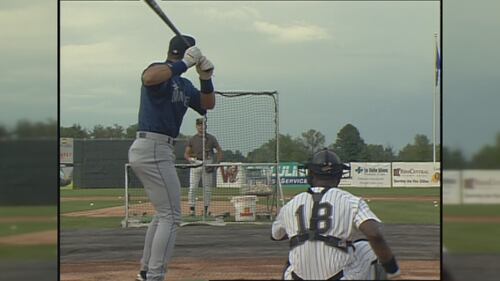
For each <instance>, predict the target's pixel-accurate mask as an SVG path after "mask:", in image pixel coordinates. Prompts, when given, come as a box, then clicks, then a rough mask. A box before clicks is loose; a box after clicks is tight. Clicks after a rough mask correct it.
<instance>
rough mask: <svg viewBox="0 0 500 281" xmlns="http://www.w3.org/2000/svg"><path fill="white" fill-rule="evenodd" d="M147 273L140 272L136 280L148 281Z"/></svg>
mask: <svg viewBox="0 0 500 281" xmlns="http://www.w3.org/2000/svg"><path fill="white" fill-rule="evenodd" d="M146 273H147V271H141V272H139V274H137V277H136V278H135V281H146Z"/></svg>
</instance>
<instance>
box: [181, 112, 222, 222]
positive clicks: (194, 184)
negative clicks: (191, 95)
mask: <svg viewBox="0 0 500 281" xmlns="http://www.w3.org/2000/svg"><path fill="white" fill-rule="evenodd" d="M203 121H204V118H198V119H196V132H197V134H196V135H194V136H193V137H192V138H190V139H189V141H188V143H187V145H186V150H185V151H184V158H185V159H186V160H188V161H189V162H191V163H197V162H199V161H203V134H205V158H204V159H205V163H208V164H213V163H214V161H216V162H217V163H220V161H222V149H221V148H220V145H219V142H217V139H216V138H215V137H214V136H213V135H211V134H209V133H207V132H206V130H205V126H204V122H203ZM214 149H215V150H216V151H217V154H216V155H217V156H216V157H214ZM214 168H215V167H205V169H204V168H203V166H200V167H196V168H191V170H190V177H189V192H188V201H189V206H190V210H191V215H192V216H194V215H196V210H195V206H196V200H195V195H196V188H198V184H199V183H200V178H201V179H202V180H201V182H202V184H203V203H204V206H205V208H204V212H203V215H204V216H208V215H209V211H208V208H210V197H211V195H212V191H211V188H212V185H213V183H212V182H213V176H214V175H213V174H214V171H215V169H214Z"/></svg>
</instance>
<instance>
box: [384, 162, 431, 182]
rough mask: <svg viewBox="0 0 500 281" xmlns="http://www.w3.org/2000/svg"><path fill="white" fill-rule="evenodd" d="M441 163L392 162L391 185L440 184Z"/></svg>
mask: <svg viewBox="0 0 500 281" xmlns="http://www.w3.org/2000/svg"><path fill="white" fill-rule="evenodd" d="M440 164H441V163H439V162H436V164H435V165H434V163H432V162H393V163H392V186H393V187H431V186H440V182H441V172H440V166H441V165H440Z"/></svg>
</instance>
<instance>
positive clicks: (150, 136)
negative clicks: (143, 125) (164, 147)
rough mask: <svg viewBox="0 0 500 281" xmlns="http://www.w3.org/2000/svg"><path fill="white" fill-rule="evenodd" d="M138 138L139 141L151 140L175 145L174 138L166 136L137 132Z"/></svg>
mask: <svg viewBox="0 0 500 281" xmlns="http://www.w3.org/2000/svg"><path fill="white" fill-rule="evenodd" d="M136 136H137V138H138V139H150V140H155V141H159V142H166V143H168V144H171V145H174V138H173V137H171V136H167V135H164V134H158V133H153V132H137V134H136Z"/></svg>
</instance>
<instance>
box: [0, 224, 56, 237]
mask: <svg viewBox="0 0 500 281" xmlns="http://www.w3.org/2000/svg"><path fill="white" fill-rule="evenodd" d="M52 229H57V222H56V221H55V220H54V221H53V222H3V223H0V237H1V236H9V235H18V234H26V233H33V232H38V231H45V230H52Z"/></svg>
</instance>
